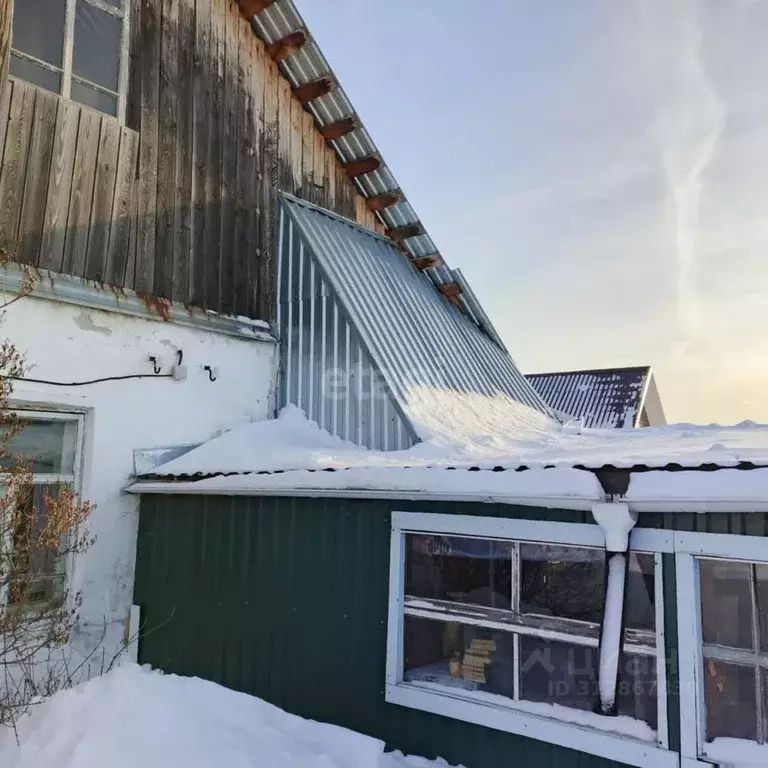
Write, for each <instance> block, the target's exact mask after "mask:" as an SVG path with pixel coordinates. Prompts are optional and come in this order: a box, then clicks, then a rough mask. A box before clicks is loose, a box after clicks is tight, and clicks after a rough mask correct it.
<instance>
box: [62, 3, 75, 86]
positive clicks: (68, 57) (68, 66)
mask: <svg viewBox="0 0 768 768" xmlns="http://www.w3.org/2000/svg"><path fill="white" fill-rule="evenodd" d="M74 41H75V0H67V9H66V12H65V14H64V58H63V60H62V69H63V71H64V76H63V77H62V79H61V95H62V97H63V98H65V99H68V98H69V94H70V93H71V89H72V57H73V50H74Z"/></svg>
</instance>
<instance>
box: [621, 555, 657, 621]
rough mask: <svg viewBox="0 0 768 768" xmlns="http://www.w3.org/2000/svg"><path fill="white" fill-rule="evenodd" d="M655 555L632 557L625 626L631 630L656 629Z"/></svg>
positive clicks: (630, 559) (630, 560)
mask: <svg viewBox="0 0 768 768" xmlns="http://www.w3.org/2000/svg"><path fill="white" fill-rule="evenodd" d="M654 565H655V564H654V561H653V555H637V554H633V555H630V558H629V574H628V584H627V605H626V616H625V625H626V626H627V627H629V628H630V629H647V630H651V631H653V630H654V628H655V627H656V612H655V611H656V608H655V591H656V589H655V581H654Z"/></svg>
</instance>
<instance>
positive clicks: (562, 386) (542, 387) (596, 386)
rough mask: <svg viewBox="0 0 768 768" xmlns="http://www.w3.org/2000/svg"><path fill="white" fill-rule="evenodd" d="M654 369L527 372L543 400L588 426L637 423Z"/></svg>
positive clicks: (556, 409) (609, 427)
mask: <svg viewBox="0 0 768 768" xmlns="http://www.w3.org/2000/svg"><path fill="white" fill-rule="evenodd" d="M650 376H651V369H650V368H649V367H648V366H644V367H638V368H608V369H598V370H591V371H570V372H564V373H533V374H529V375H528V376H526V378H527V379H528V381H529V382H530V383H531V384H532V385H533V387H534V389H536V391H537V392H538V393H539V394H540V395H541V397H542V398H543V399H544V402H546V403H547V405H548V406H549V407H550V408H552V409H553V410H555V411H557V412H558V413H564V414H568V415H569V416H572V417H573V418H577V419H583V420H584V425H585V426H587V427H596V428H597V427H599V428H605V429H614V428H617V429H622V428H629V427H635V426H637V425H638V420H639V417H640V413H641V410H642V405H643V398H644V397H645V391H646V387H647V386H648V380H649V379H650Z"/></svg>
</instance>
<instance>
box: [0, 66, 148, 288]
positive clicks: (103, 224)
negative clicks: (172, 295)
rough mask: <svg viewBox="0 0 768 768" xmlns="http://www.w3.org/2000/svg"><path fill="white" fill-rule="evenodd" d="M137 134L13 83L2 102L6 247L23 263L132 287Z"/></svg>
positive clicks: (0, 234) (0, 188)
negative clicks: (131, 244) (130, 248)
mask: <svg viewBox="0 0 768 768" xmlns="http://www.w3.org/2000/svg"><path fill="white" fill-rule="evenodd" d="M138 148H139V136H138V134H137V133H136V132H135V131H132V130H130V129H129V128H125V127H122V126H121V125H120V124H119V123H118V122H117V120H115V119H114V118H112V117H109V116H107V115H101V114H98V113H96V112H93V111H92V110H90V109H87V108H85V107H81V106H79V105H78V104H75V103H74V102H71V101H68V100H66V99H61V98H59V97H58V96H56V95H55V94H52V93H48V92H47V91H43V90H40V89H38V88H35V87H34V86H32V85H29V84H27V83H24V82H21V81H19V80H15V79H11V80H10V81H9V82H8V84H7V85H6V88H5V91H4V93H3V95H2V98H0V248H3V249H5V250H7V251H8V252H9V253H10V254H12V255H13V257H14V258H15V259H17V260H18V261H22V262H24V263H25V264H31V265H33V266H36V267H40V268H44V269H50V270H52V271H54V272H64V273H67V274H71V275H77V276H79V277H85V278H88V279H91V280H96V281H99V282H103V283H109V284H112V285H116V286H123V285H126V286H128V287H133V285H132V276H130V275H129V274H128V271H127V268H126V265H127V263H128V261H129V246H130V232H131V225H132V221H133V217H132V208H131V206H132V200H133V191H134V183H135V177H136V159H137V154H138Z"/></svg>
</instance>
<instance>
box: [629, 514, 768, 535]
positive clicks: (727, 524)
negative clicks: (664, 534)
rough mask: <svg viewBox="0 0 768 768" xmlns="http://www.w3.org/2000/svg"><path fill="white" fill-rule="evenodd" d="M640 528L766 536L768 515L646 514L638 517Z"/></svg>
mask: <svg viewBox="0 0 768 768" xmlns="http://www.w3.org/2000/svg"><path fill="white" fill-rule="evenodd" d="M637 524H638V527H640V528H663V529H666V530H673V531H697V532H700V533H730V534H736V535H745V536H766V535H768V534H767V531H768V515H766V514H764V513H762V512H749V511H748V510H745V511H744V512H717V513H707V514H696V513H693V512H685V513H683V512H679V513H676V514H661V513H658V514H646V513H642V514H641V515H640V517H639V519H638V522H637Z"/></svg>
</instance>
